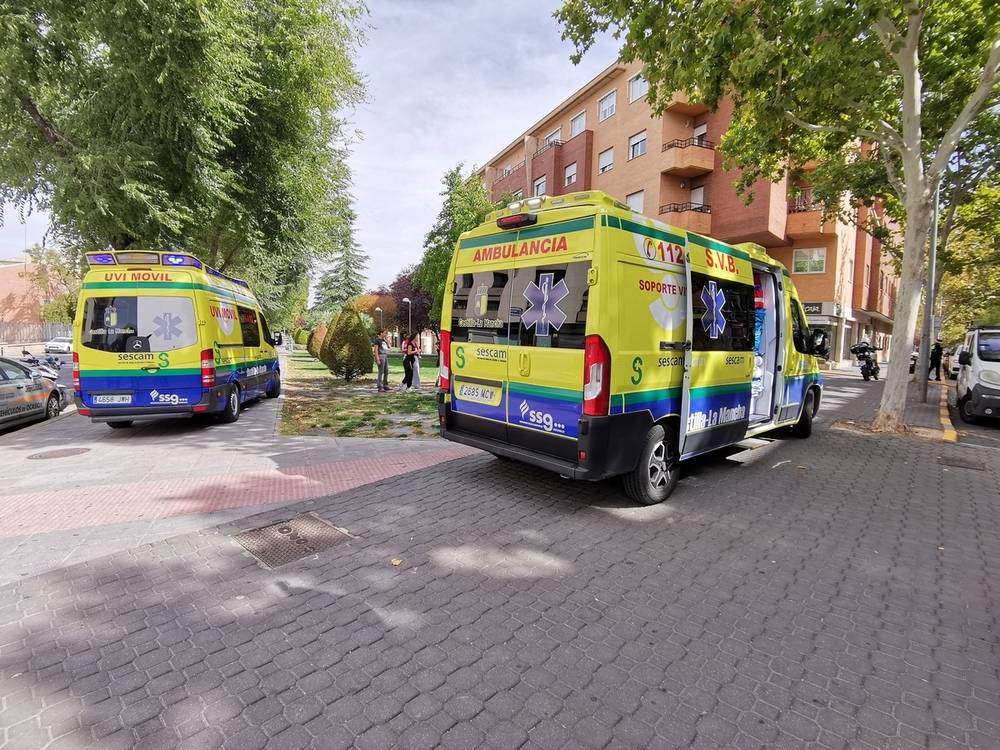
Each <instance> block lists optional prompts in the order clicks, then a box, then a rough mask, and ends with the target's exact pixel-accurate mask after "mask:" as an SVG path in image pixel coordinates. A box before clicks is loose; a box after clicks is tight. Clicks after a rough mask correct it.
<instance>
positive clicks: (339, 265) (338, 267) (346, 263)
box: [313, 213, 368, 314]
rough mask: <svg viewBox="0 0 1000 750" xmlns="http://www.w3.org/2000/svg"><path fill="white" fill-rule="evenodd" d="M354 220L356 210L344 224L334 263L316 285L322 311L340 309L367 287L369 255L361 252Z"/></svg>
mask: <svg viewBox="0 0 1000 750" xmlns="http://www.w3.org/2000/svg"><path fill="white" fill-rule="evenodd" d="M353 220H354V215H353V213H352V215H351V221H350V222H348V223H345V224H344V226H343V227H341V228H340V232H339V236H338V237H337V238H336V242H337V250H336V257H335V258H334V260H333V265H332V266H331V268H330V269H329V270H328V271H326V273H324V274H323V276H322V277H321V278H320V280H319V283H318V284H317V285H316V303H315V304H314V305H313V309H314V310H316V311H317V312H319V313H321V314H323V313H325V314H331V313H332V312H334V311H335V310H339V309H340V308H341V307H343V305H344V303H346V302H347V301H348V300H353V299H355V298H357V297H358V296H360V295H361V293H362V292H363V291H364V286H365V276H364V269H365V266H366V265H367V263H368V256H367V255H366V254H365V253H363V252H361V248H360V247H358V243H357V242H355V240H354V231H353V226H354V221H353Z"/></svg>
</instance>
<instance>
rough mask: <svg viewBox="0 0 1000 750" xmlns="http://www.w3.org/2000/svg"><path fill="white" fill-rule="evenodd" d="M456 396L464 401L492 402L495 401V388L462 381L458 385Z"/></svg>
mask: <svg viewBox="0 0 1000 750" xmlns="http://www.w3.org/2000/svg"><path fill="white" fill-rule="evenodd" d="M458 397H459V398H462V399H465V400H466V401H476V402H478V403H481V404H492V403H494V402H495V401H496V397H497V390H496V388H487V387H484V386H481V385H468V384H466V383H463V384H462V385H460V386H459V387H458Z"/></svg>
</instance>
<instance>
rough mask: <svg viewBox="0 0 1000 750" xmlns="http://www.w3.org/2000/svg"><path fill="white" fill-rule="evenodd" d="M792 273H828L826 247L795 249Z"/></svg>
mask: <svg viewBox="0 0 1000 750" xmlns="http://www.w3.org/2000/svg"><path fill="white" fill-rule="evenodd" d="M792 273H826V248H825V247H811V248H808V249H806V250H795V251H793V252H792Z"/></svg>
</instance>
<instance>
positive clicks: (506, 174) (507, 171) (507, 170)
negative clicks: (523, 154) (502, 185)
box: [503, 164, 514, 177]
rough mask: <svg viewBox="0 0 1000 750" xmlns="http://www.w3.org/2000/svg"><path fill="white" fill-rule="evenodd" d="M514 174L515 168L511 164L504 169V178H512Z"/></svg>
mask: <svg viewBox="0 0 1000 750" xmlns="http://www.w3.org/2000/svg"><path fill="white" fill-rule="evenodd" d="M513 172H514V169H513V167H511V166H510V164H508V165H507V166H506V167H504V168H503V176H504V177H510V176H511V174H512V173H513Z"/></svg>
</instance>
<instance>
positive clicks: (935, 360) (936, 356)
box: [927, 339, 941, 380]
mask: <svg viewBox="0 0 1000 750" xmlns="http://www.w3.org/2000/svg"><path fill="white" fill-rule="evenodd" d="M932 372H933V373H934V379H935V380H940V379H941V339H937V340H935V342H934V346H932V347H931V366H930V369H928V370H927V379H928V380H930V378H931V373H932Z"/></svg>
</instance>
